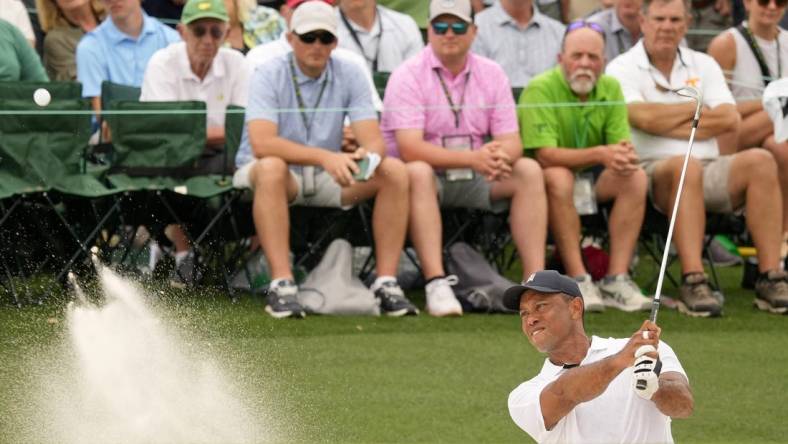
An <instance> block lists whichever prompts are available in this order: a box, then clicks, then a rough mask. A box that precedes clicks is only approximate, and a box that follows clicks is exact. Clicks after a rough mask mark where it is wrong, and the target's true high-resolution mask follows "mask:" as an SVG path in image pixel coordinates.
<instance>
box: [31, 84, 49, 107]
mask: <svg viewBox="0 0 788 444" xmlns="http://www.w3.org/2000/svg"><path fill="white" fill-rule="evenodd" d="M51 100H52V96H51V95H50V94H49V91H47V90H46V89H44V88H38V89H37V90H35V92H34V93H33V101H34V102H36V105H38V106H47V105H49V102H50V101H51Z"/></svg>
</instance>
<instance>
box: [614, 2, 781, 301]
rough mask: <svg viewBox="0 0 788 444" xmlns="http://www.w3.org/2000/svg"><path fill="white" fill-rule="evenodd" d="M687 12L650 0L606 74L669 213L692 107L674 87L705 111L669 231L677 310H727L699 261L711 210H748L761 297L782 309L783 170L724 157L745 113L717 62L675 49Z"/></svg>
mask: <svg viewBox="0 0 788 444" xmlns="http://www.w3.org/2000/svg"><path fill="white" fill-rule="evenodd" d="M688 16H689V14H688V12H687V9H686V7H685V4H684V2H683V0H644V2H643V9H642V18H641V23H640V26H641V30H642V31H643V39H641V41H640V42H638V44H637V45H635V46H634V47H633V48H632V49H630V50H629V51H627V52H625V53H624V54H622V55H620V56H618V57H617V58H616V59H615V60H613V61H612V62H610V64H609V65H608V67H607V72H608V74H611V75H613V76H614V77H616V78H617V79H618V81H619V82H620V83H621V89H622V91H623V93H624V98H625V100H626V101H627V103H628V105H627V108H628V113H629V122H630V124H631V126H632V127H633V128H632V141H633V143H634V144H635V148H636V150H637V152H638V155H639V157H640V159H641V161H642V164H641V165H642V166H643V169H644V170H646V174H647V175H648V176H649V194H650V196H651V198H652V200H653V202H654V204H655V206H656V208H657V209H658V210H659V211H661V212H663V213H665V214H666V215H668V216H670V214H671V211H672V210H673V203H674V200H675V198H676V190H677V189H678V183H679V178H680V176H681V168H682V164H683V162H684V155H685V153H686V150H687V143H688V138H689V136H690V132H691V128H692V120H693V115H694V113H695V106H696V104H695V103H694V101H692V100H690V99H687V98H685V97H681V96H679V95H678V94H676V93H675V92H673V91H674V90H676V89H677V88H682V87H685V86H694V87H696V88H698V90H699V91H700V92H701V93H702V97H703V99H702V100H703V103H702V106H703V117H702V118H701V119H700V125H699V126H698V128H697V133H696V139H695V143H694V145H693V148H692V159H690V162H689V164H688V167H687V173H686V178H685V182H684V188H683V194H682V197H681V202H680V205H679V208H678V211H679V217H678V218H677V220H676V226H675V232H674V235H673V244H674V245H675V246H676V250H677V252H678V256H679V259H680V261H681V271H682V274H683V278H682V281H683V282H682V284H681V287H680V288H679V301H678V304H679V309H680V310H681V311H682V312H683V313H686V314H689V315H692V316H718V315H720V314H721V313H722V303H721V301H719V300H718V299H717V298H716V297H714V295H713V294H712V291H711V288H710V287H709V285H708V281H707V279H706V275H705V274H704V273H703V263H702V262H701V250H702V247H703V234H704V230H705V225H706V224H705V222H706V211H710V212H713V213H729V212H732V211H736V210H740V209H745V210H746V214H747V228H748V229H749V231H750V233H751V235H752V239H753V242H754V244H755V247H756V248H757V250H758V268H759V270H760V275H759V276H758V278H757V281H756V284H755V295H756V299H755V303H756V304H757V306H758V307H759V308H761V309H764V310H769V311H785V310H786V307H788V282H786V280H785V279H786V274H785V272H784V271H782V270H781V269H780V239H781V236H780V231H781V226H782V220H781V217H782V211H781V202H780V193H779V182H778V179H777V166H776V164H775V162H774V158H773V157H772V155H771V154H770V153H769V152H768V151H766V150H762V149H750V150H746V151H742V152H739V153H736V154H732V155H720V150H719V148H718V141H717V138H719V137H720V136H722V135H724V134H725V133H727V132H729V131H730V129H731V128H734V129H735V128H737V127H738V125H739V114H738V113H737V112H736V106H735V102H734V100H733V96H732V95H731V93H730V90H729V89H728V87H727V86H726V85H725V77H724V76H723V74H722V70H721V69H720V67H719V65H717V62H715V61H714V59H712V58H711V57H710V56H708V55H706V54H703V53H701V52H697V51H693V50H691V49H687V48H682V47H679V42H680V41H681V38H682V37H683V36H684V35H685V34H686V32H687V23H688Z"/></svg>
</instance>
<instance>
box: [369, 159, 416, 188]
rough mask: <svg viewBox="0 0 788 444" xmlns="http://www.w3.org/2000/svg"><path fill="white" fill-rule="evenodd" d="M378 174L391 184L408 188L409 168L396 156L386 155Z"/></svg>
mask: <svg viewBox="0 0 788 444" xmlns="http://www.w3.org/2000/svg"><path fill="white" fill-rule="evenodd" d="M375 174H376V175H380V178H381V180H383V182H385V183H386V184H389V185H390V186H394V187H397V188H402V189H407V188H408V184H409V182H408V169H407V168H406V167H405V164H404V163H403V162H402V161H401V160H399V159H396V158H394V157H386V158H384V159H383V160H382V161H381V162H380V165H379V166H378V169H377V171H376V172H375Z"/></svg>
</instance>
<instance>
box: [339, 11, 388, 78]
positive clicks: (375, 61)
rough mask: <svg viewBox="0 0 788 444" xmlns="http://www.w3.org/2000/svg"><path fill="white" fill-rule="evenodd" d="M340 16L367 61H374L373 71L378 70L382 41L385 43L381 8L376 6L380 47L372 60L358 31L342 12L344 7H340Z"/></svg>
mask: <svg viewBox="0 0 788 444" xmlns="http://www.w3.org/2000/svg"><path fill="white" fill-rule="evenodd" d="M339 16H340V17H342V22H343V23H344V24H345V27H346V28H347V30H348V31H350V36H351V37H353V41H354V42H356V46H358V49H360V50H361V54H362V55H363V56H364V59H366V61H367V62H372V72H378V59H379V58H380V47H381V43H383V16H381V15H380V9H379V8H377V7H375V17H377V19H378V22H379V23H380V33H378V47H377V49H376V50H375V58H374V59H372V60H370V59H369V58H368V57H367V52H366V51H365V50H364V45H362V44H361V39H359V38H358V34H357V33H356V30H355V29H353V26H351V25H350V21H349V20H348V19H347V17H346V16H345V13H344V12H342V8H340V9H339ZM373 26H374V25H373Z"/></svg>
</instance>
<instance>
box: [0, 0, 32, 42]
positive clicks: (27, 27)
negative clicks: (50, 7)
mask: <svg viewBox="0 0 788 444" xmlns="http://www.w3.org/2000/svg"><path fill="white" fill-rule="evenodd" d="M0 19H1V20H5V21H7V22H8V23H10V24H12V25H14V26H16V28H17V29H18V30H19V31H20V32H21V33H22V35H23V36H25V39H26V40H27V42H28V43H29V44H30V46H31V47H33V48H35V47H36V35H35V34H34V33H33V24H32V23H30V15H29V14H28V13H27V7H25V4H24V3H22V2H21V1H20V0H0Z"/></svg>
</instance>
